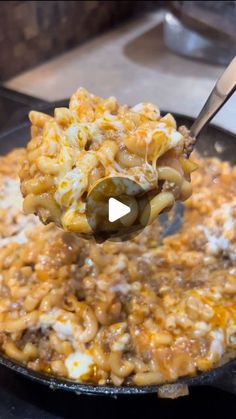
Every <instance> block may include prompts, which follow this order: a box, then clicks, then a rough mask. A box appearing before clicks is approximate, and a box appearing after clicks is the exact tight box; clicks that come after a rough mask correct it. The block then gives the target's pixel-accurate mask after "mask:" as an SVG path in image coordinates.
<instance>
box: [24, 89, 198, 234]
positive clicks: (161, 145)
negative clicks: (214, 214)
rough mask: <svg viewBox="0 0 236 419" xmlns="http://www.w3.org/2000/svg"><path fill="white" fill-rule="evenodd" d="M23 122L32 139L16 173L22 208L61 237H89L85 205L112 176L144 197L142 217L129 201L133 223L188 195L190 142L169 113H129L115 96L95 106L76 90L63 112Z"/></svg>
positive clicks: (136, 200) (145, 109)
mask: <svg viewBox="0 0 236 419" xmlns="http://www.w3.org/2000/svg"><path fill="white" fill-rule="evenodd" d="M29 117H30V121H31V123H32V128H31V137H32V139H31V141H30V142H29V144H28V146H27V153H26V158H25V160H24V163H23V166H22V169H21V171H20V179H21V191H22V193H23V196H24V204H23V207H24V211H25V213H26V214H30V213H34V214H38V215H39V216H40V219H41V221H42V222H43V223H45V224H47V223H49V222H50V221H53V222H55V223H56V225H58V226H60V227H62V228H63V229H64V230H65V231H69V232H74V233H80V234H87V235H90V234H92V232H91V228H90V225H89V223H88V221H87V219H86V199H87V197H88V194H89V192H90V191H91V190H92V189H93V187H94V186H95V185H97V184H98V183H99V182H101V181H102V180H104V179H108V178H111V177H117V176H119V177H120V178H128V179H131V180H133V181H135V182H137V183H138V184H139V185H141V187H142V190H143V191H144V192H145V193H147V194H148V196H149V202H150V208H151V209H150V213H148V215H147V211H146V209H145V207H144V208H143V207H142V196H134V197H132V204H133V205H136V207H137V215H136V216H135V218H134V217H133V219H132V220H131V223H135V222H136V223H139V224H140V225H146V224H148V223H151V222H152V221H153V220H154V219H155V218H156V217H157V216H158V214H159V213H161V212H162V211H164V210H167V209H170V208H171V207H172V206H173V204H174V202H175V201H176V200H182V201H184V200H185V199H187V198H188V197H189V196H190V195H191V192H192V188H191V183H190V174H191V172H192V171H193V170H194V169H195V168H196V165H195V164H194V163H193V162H192V161H191V160H190V159H189V158H188V153H189V149H190V148H191V142H193V139H191V138H190V137H189V135H188V131H187V129H186V128H185V127H180V128H179V129H177V127H176V122H175V119H174V118H173V116H172V115H171V114H167V115H165V116H163V117H161V116H160V112H159V109H158V108H157V107H156V106H155V105H153V104H151V103H140V104H138V105H136V106H134V107H133V108H129V107H128V106H120V105H119V104H118V102H117V100H116V99H115V98H114V97H110V98H108V99H101V98H99V97H97V96H94V95H93V94H90V93H88V92H87V91H86V90H84V89H82V88H80V89H78V90H77V92H76V93H75V94H74V95H73V96H72V97H71V100H70V103H69V108H57V109H55V112H54V116H53V117H52V116H49V115H46V114H43V113H40V112H36V111H32V112H30V115H29ZM116 189H117V185H114V191H113V192H114V195H116V193H117V190H116ZM124 192H127V191H124ZM145 211H146V212H145ZM145 214H146V216H145Z"/></svg>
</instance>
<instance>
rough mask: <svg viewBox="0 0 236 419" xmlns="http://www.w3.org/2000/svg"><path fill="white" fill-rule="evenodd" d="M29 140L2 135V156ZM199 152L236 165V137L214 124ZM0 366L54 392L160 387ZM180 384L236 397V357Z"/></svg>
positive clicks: (21, 129) (20, 129) (18, 132)
mask: <svg viewBox="0 0 236 419" xmlns="http://www.w3.org/2000/svg"><path fill="white" fill-rule="evenodd" d="M66 103H67V102H65V101H61V102H59V103H56V104H55V103H54V104H50V105H43V106H42V107H40V108H41V109H42V110H44V111H45V112H48V113H52V112H53V109H54V107H55V106H65V104H66ZM175 117H176V119H177V123H178V125H181V124H184V125H186V126H187V127H190V126H191V125H192V122H193V119H192V118H190V117H187V116H184V115H180V114H175ZM28 139H29V123H28V122H26V123H24V124H21V125H18V126H16V127H15V128H14V129H12V130H9V131H7V132H5V133H3V134H0V155H2V154H5V153H7V152H9V151H10V150H12V149H13V148H15V147H22V146H25V144H26V143H27V141H28ZM215 144H217V145H218V146H219V145H220V146H221V149H222V152H221V154H220V155H219V154H218V153H217V151H216V148H217V149H219V147H215ZM197 150H198V151H199V152H200V153H201V154H203V155H204V156H217V157H220V158H222V159H223V160H228V161H230V162H231V163H234V164H236V136H235V135H233V134H232V133H230V132H228V131H225V130H223V129H220V128H218V127H216V126H214V125H209V126H208V127H207V128H206V129H205V130H204V132H203V133H202V135H201V138H199V141H198V144H197ZM0 364H1V365H4V366H5V367H7V368H10V369H11V370H13V371H15V372H17V373H19V374H21V375H23V376H25V377H27V378H29V379H31V380H33V381H36V382H39V383H42V384H45V385H47V386H49V387H51V388H53V389H62V390H66V391H71V392H75V393H78V394H81V393H84V394H90V395H110V396H117V395H132V394H136V395H138V394H149V393H156V392H157V391H158V388H160V386H158V385H153V386H133V385H132V386H123V387H115V386H112V385H107V386H96V385H93V384H81V383H76V382H73V381H70V380H66V379H59V378H56V377H53V376H50V375H47V374H42V373H38V372H35V371H32V370H30V369H28V368H26V367H25V366H23V365H22V364H20V363H18V362H16V361H13V360H11V359H9V358H7V357H6V356H4V355H2V354H0ZM176 383H183V384H187V385H188V386H189V387H191V386H202V385H210V386H213V387H218V388H220V389H223V390H226V391H229V392H231V393H234V394H235V395H236V358H234V359H232V360H231V361H228V362H227V363H225V364H224V365H222V366H220V367H217V368H215V369H212V370H210V371H209V372H206V373H201V374H198V375H196V376H195V377H191V378H181V379H179V380H178V381H177V382H176Z"/></svg>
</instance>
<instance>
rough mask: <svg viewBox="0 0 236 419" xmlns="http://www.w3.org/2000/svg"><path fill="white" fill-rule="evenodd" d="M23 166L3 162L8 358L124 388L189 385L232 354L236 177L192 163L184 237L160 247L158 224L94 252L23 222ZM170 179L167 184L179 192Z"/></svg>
mask: <svg viewBox="0 0 236 419" xmlns="http://www.w3.org/2000/svg"><path fill="white" fill-rule="evenodd" d="M63 115H64V118H65V121H66V115H67V116H68V117H69V113H67V114H66V115H65V114H63ZM86 115H87V113H86ZM41 123H42V124H43V123H44V120H43V119H42V120H41ZM25 156H26V152H25V150H15V151H13V152H12V153H10V154H9V155H7V156H5V157H1V158H0V163H1V164H0V196H1V200H0V348H1V351H2V353H4V354H6V355H7V356H8V357H10V358H11V359H14V360H16V361H17V362H21V363H23V364H25V365H26V366H27V367H28V368H31V369H33V370H36V371H41V372H47V373H49V374H53V375H55V376H59V377H65V378H67V379H70V380H75V381H79V382H86V383H95V384H98V385H104V384H109V383H111V384H113V385H117V386H120V385H128V384H135V385H152V384H160V383H164V382H171V381H175V380H176V379H177V378H178V377H181V376H187V375H191V376H192V375H193V374H196V373H197V372H199V371H205V370H208V369H210V368H213V367H214V366H216V365H218V364H219V363H222V362H224V359H225V358H224V357H227V358H228V357H229V356H230V354H231V353H232V351H234V352H235V349H236V262H235V261H236V200H235V187H236V168H235V167H231V166H230V165H229V164H228V163H227V162H220V161H219V160H217V159H201V158H199V157H197V156H195V157H196V160H197V162H198V164H199V170H198V171H197V172H195V173H194V174H193V186H194V193H193V195H192V196H191V198H190V199H188V200H187V202H186V204H185V205H186V210H185V222H184V225H183V227H182V230H181V231H180V232H179V233H178V234H176V235H174V236H172V237H169V238H166V239H165V240H164V241H163V243H161V242H160V228H159V225H158V222H157V221H155V223H154V224H153V225H152V226H148V227H147V228H146V229H145V230H144V231H143V232H142V233H141V234H140V235H139V236H137V237H136V238H135V239H133V240H130V241H126V242H123V243H121V242H120V243H115V242H113V243H112V242H105V243H103V244H99V245H98V244H95V243H93V242H92V241H86V240H83V239H81V238H79V237H77V236H75V235H71V234H69V233H67V232H64V231H62V230H59V229H57V228H56V227H55V225H54V224H52V223H51V224H48V225H47V226H45V225H42V224H41V223H39V222H38V220H37V218H36V217H35V216H33V215H25V214H23V213H22V212H21V209H20V208H21V204H22V201H21V197H20V193H19V181H18V178H17V171H18V165H19V162H20V160H21V159H25ZM172 169H173V168H172ZM172 169H171V170H169V171H168V172H167V173H166V164H165V166H163V168H161V169H158V170H159V176H161V177H162V176H165V177H166V178H167V177H168V179H169V180H170V179H175V183H176V184H178V182H179V181H180V178H179V175H178V174H177V172H176V171H175V170H174V169H173V170H172ZM162 193H163V194H164V193H165V194H168V191H163V192H162ZM166 196H167V195H166ZM12 197H13V198H14V199H12ZM162 197H163V199H164V195H162ZM167 198H168V196H167ZM157 199H158V197H157ZM163 205H164V204H163ZM234 352H233V353H234Z"/></svg>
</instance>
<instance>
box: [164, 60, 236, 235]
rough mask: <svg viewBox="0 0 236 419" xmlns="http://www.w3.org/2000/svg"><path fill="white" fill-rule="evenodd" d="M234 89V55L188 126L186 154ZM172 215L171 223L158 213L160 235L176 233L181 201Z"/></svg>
mask: <svg viewBox="0 0 236 419" xmlns="http://www.w3.org/2000/svg"><path fill="white" fill-rule="evenodd" d="M235 90H236V57H234V58H233V60H232V61H231V62H230V64H229V65H228V67H227V68H226V69H225V71H224V72H223V74H222V75H221V76H220V78H219V79H218V80H217V82H216V84H215V86H214V88H213V90H212V92H211V93H210V96H209V97H208V99H207V101H206V103H205V105H204V106H203V108H202V110H201V112H200V113H199V115H198V117H197V119H196V120H195V121H194V123H193V125H192V126H191V128H190V136H191V137H192V138H194V139H195V141H193V143H192V144H191V146H190V148H189V150H188V154H191V152H192V151H193V148H194V146H195V144H196V141H197V138H198V136H199V134H200V133H201V131H202V129H203V128H204V127H205V126H206V125H207V124H208V122H210V121H211V119H212V118H213V117H214V116H215V115H216V114H217V112H218V111H219V110H220V109H221V108H222V106H223V105H224V104H225V103H226V102H227V100H228V99H229V98H230V97H231V96H232V94H233V93H234V91H235ZM173 211H174V216H173V221H172V222H171V223H169V222H168V217H167V215H166V214H165V213H164V214H161V215H160V217H159V218H160V222H161V226H162V237H163V238H164V237H167V236H170V235H172V234H175V233H177V232H178V231H179V230H180V228H181V226H182V224H183V217H184V205H183V204H182V202H177V203H176V205H175V207H174V208H173Z"/></svg>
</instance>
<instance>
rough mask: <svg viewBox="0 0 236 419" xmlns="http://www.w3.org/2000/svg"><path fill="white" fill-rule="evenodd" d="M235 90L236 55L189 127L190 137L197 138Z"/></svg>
mask: <svg viewBox="0 0 236 419" xmlns="http://www.w3.org/2000/svg"><path fill="white" fill-rule="evenodd" d="M235 90H236V57H234V59H233V60H232V61H231V63H230V64H229V66H228V67H227V68H226V70H225V71H224V73H223V74H222V76H221V77H220V78H219V79H218V81H217V83H216V85H215V87H214V89H213V90H212V92H211V94H210V96H209V97H208V99H207V101H206V103H205V105H204V106H203V108H202V110H201V112H200V114H199V115H198V117H197V119H196V121H195V122H194V123H193V125H192V127H191V128H190V135H191V137H195V138H197V137H198V135H199V134H200V132H201V130H202V129H203V128H204V126H205V125H206V124H207V123H208V122H209V121H210V120H211V119H212V118H213V117H214V116H215V114H216V113H217V112H218V111H219V110H220V108H221V107H222V106H223V105H224V103H225V102H227V100H228V99H229V98H230V96H231V95H232V94H233V93H234V91H235Z"/></svg>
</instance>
